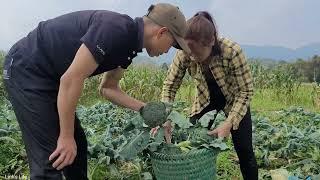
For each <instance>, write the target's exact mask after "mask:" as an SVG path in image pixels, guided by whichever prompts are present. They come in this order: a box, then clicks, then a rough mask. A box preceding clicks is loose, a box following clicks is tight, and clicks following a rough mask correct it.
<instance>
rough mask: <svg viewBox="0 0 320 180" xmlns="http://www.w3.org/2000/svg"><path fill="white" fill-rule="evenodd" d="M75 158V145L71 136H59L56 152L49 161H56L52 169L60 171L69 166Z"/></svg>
mask: <svg viewBox="0 0 320 180" xmlns="http://www.w3.org/2000/svg"><path fill="white" fill-rule="evenodd" d="M76 156H77V144H76V142H75V140H74V137H73V136H65V137H61V136H59V138H58V142H57V148H56V150H55V151H54V152H53V153H52V154H51V155H50V157H49V161H52V160H53V159H56V160H55V161H54V162H53V164H52V167H54V168H56V169H57V170H61V169H63V168H64V167H66V166H68V165H71V164H72V163H73V161H74V159H75V157H76Z"/></svg>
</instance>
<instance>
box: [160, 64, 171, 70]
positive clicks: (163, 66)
mask: <svg viewBox="0 0 320 180" xmlns="http://www.w3.org/2000/svg"><path fill="white" fill-rule="evenodd" d="M161 69H163V70H165V71H168V69H169V67H168V64H167V63H163V64H162V65H161Z"/></svg>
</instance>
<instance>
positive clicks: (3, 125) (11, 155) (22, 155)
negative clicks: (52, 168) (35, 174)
mask: <svg viewBox="0 0 320 180" xmlns="http://www.w3.org/2000/svg"><path fill="white" fill-rule="evenodd" d="M22 144H23V142H22V138H21V133H20V131H19V127H18V124H17V122H16V119H15V115H14V113H13V110H12V107H11V106H10V104H9V103H8V102H7V101H5V103H3V104H2V105H1V106H0V176H3V175H5V174H11V175H22V174H23V175H26V173H27V168H28V164H27V157H26V152H25V150H24V146H23V145H22Z"/></svg>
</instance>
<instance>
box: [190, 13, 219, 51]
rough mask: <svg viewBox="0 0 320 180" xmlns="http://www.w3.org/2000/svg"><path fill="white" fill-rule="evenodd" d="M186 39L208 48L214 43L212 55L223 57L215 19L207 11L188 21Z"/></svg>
mask: <svg viewBox="0 0 320 180" xmlns="http://www.w3.org/2000/svg"><path fill="white" fill-rule="evenodd" d="M187 26H188V30H187V32H186V36H185V38H186V39H192V40H194V41H197V42H201V43H202V44H203V45H205V46H208V45H209V44H210V43H211V42H212V41H214V45H213V46H212V51H211V55H219V56H220V55H221V47H220V44H219V41H218V31H217V26H216V24H215V21H214V19H213V18H212V16H211V15H210V13H208V12H207V11H200V12H198V13H196V14H195V15H194V16H193V17H192V18H190V19H189V20H188V21H187Z"/></svg>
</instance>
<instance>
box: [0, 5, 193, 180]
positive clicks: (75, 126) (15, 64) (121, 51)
mask: <svg viewBox="0 0 320 180" xmlns="http://www.w3.org/2000/svg"><path fill="white" fill-rule="evenodd" d="M185 31H186V20H185V17H184V15H183V14H182V12H181V11H180V10H179V9H178V8H177V7H175V6H173V5H170V4H164V3H160V4H157V5H152V6H150V8H149V11H148V14H147V15H146V16H144V17H143V18H136V19H135V20H133V19H131V18H130V17H129V16H127V15H123V14H119V13H115V12H110V11H101V10H100V11H92V10H88V11H79V12H73V13H70V14H66V15H62V16H59V17H57V18H54V19H51V20H48V21H44V22H40V23H39V26H38V27H37V28H36V29H35V30H33V31H32V32H30V33H29V34H28V36H27V37H25V38H23V39H21V40H20V41H19V42H17V43H16V44H15V45H14V46H13V47H12V48H11V50H10V51H9V53H8V55H7V57H6V60H5V64H4V72H3V76H4V81H5V86H6V90H7V92H8V96H9V99H10V101H11V103H12V105H13V108H14V111H15V114H16V117H17V120H18V122H19V126H20V128H21V131H22V136H23V140H24V143H25V148H26V152H27V156H28V161H29V166H30V175H31V179H62V173H63V175H64V176H65V177H66V178H67V179H77V180H80V179H87V156H86V154H87V141H86V137H85V134H84V132H83V129H82V127H81V125H80V122H79V120H78V118H77V117H76V115H75V109H76V105H77V102H78V100H79V97H80V94H81V91H82V89H83V84H84V80H85V79H86V78H87V77H90V76H94V75H97V74H101V73H103V72H107V74H105V76H104V78H103V82H102V85H101V88H100V93H101V94H102V95H103V96H104V97H106V98H107V99H109V100H110V101H112V102H114V103H116V104H118V105H121V106H124V107H127V108H130V109H133V110H136V111H137V110H139V109H140V108H141V107H142V106H144V105H145V103H143V102H141V101H139V100H136V99H134V98H131V97H129V96H128V95H126V94H125V93H124V92H122V91H121V89H120V87H119V80H120V79H121V77H122V74H123V71H124V69H126V68H127V67H128V66H129V65H130V64H131V62H132V59H133V58H134V57H136V56H137V53H138V52H141V51H142V49H143V48H145V49H146V50H147V52H148V54H149V55H150V56H159V55H161V54H163V53H166V52H167V51H168V50H169V48H170V47H171V46H173V45H177V44H176V43H178V44H179V45H180V46H181V47H182V48H183V49H184V50H185V51H190V50H189V49H188V47H187V45H186V44H185V42H184V40H183V38H182V37H183V36H184V33H185Z"/></svg>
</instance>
